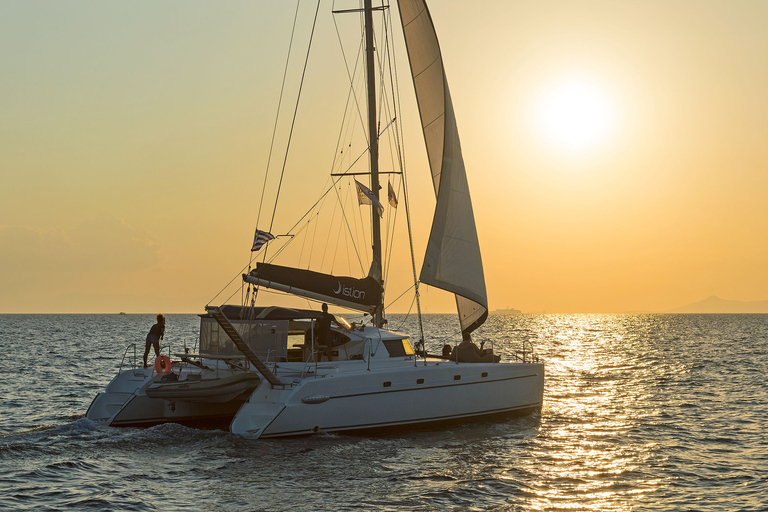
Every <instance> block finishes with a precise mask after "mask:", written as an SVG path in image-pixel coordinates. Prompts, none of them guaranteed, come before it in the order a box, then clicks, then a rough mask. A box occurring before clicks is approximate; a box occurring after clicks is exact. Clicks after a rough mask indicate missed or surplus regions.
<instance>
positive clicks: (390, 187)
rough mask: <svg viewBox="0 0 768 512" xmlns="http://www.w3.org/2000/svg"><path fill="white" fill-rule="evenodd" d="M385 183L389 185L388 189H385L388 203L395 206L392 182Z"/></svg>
mask: <svg viewBox="0 0 768 512" xmlns="http://www.w3.org/2000/svg"><path fill="white" fill-rule="evenodd" d="M387 185H389V190H388V191H387V195H388V196H389V204H390V205H392V208H397V196H396V195H395V189H394V188H392V182H391V181H388V182H387Z"/></svg>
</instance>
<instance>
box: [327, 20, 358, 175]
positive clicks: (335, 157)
mask: <svg viewBox="0 0 768 512" xmlns="http://www.w3.org/2000/svg"><path fill="white" fill-rule="evenodd" d="M335 23H336V19H335V18H334V24H335ZM336 31H337V34H338V27H337V29H336ZM338 37H339V38H340V37H341V36H340V35H339V36H338ZM339 44H341V41H339ZM343 50H344V48H343V47H342V55H344V51H343ZM361 51H362V41H361V43H360V46H358V50H357V57H356V59H355V69H354V72H353V75H352V78H351V79H350V88H349V92H348V93H347V101H346V103H345V105H344V115H343V116H342V122H341V126H340V127H339V138H338V139H337V140H336V149H335V150H334V155H333V163H332V165H331V169H335V168H336V162H337V160H338V159H339V154H343V152H344V150H343V149H342V150H341V151H339V147H340V146H341V144H342V142H341V141H342V140H346V137H345V134H346V133H347V132H348V130H349V127H350V126H351V127H352V128H353V129H354V127H355V126H357V124H356V123H353V122H351V121H350V122H347V114H349V115H350V117H352V109H350V108H349V107H350V97H352V98H354V101H355V104H357V95H356V93H355V85H354V76H356V75H357V66H358V64H359V61H360V53H361ZM344 64H345V66H346V64H347V61H346V55H344ZM347 76H349V68H347ZM357 110H358V112H357V113H358V116H359V115H360V109H359V107H358V109H357ZM341 160H342V161H343V158H342V159H341Z"/></svg>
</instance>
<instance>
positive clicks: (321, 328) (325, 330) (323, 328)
mask: <svg viewBox="0 0 768 512" xmlns="http://www.w3.org/2000/svg"><path fill="white" fill-rule="evenodd" d="M331 322H334V323H336V324H337V325H338V322H336V317H335V316H333V315H332V314H330V313H328V304H325V303H323V313H322V315H321V316H320V318H318V319H317V344H318V345H325V347H326V350H325V354H326V356H327V357H328V360H329V361H330V360H331V347H332V346H333V343H332V341H333V338H332V337H331Z"/></svg>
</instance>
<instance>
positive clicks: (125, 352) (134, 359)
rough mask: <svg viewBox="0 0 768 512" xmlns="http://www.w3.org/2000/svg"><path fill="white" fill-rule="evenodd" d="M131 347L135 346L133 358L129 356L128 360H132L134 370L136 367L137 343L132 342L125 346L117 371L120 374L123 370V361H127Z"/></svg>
mask: <svg viewBox="0 0 768 512" xmlns="http://www.w3.org/2000/svg"><path fill="white" fill-rule="evenodd" d="M131 348H133V359H131V358H128V360H129V361H132V362H131V369H133V370H135V369H136V344H135V343H131V344H130V345H128V346H127V347H125V351H124V352H123V358H122V359H121V360H120V367H119V368H118V369H117V373H118V374H120V372H122V371H123V363H124V362H125V356H126V355H127V354H128V350H130V349H131Z"/></svg>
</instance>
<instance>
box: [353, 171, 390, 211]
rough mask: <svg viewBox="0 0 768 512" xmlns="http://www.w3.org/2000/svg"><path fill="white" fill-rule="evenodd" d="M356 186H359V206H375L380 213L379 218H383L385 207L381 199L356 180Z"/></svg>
mask: <svg viewBox="0 0 768 512" xmlns="http://www.w3.org/2000/svg"><path fill="white" fill-rule="evenodd" d="M355 185H357V204H370V205H371V206H375V207H376V211H377V212H379V217H383V216H384V207H383V206H382V205H381V203H380V202H379V199H378V198H377V197H376V196H375V195H373V192H371V189H369V188H368V187H366V186H365V185H363V184H362V183H360V182H359V181H357V180H355Z"/></svg>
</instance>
